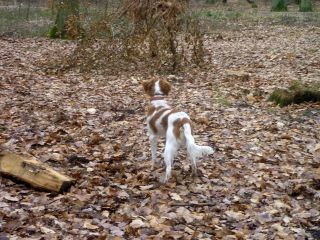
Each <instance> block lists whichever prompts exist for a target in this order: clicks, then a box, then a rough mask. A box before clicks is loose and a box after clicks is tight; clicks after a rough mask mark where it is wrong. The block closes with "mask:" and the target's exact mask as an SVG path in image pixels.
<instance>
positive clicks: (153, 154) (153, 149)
mask: <svg viewBox="0 0 320 240" xmlns="http://www.w3.org/2000/svg"><path fill="white" fill-rule="evenodd" d="M149 139H150V145H151V170H153V169H154V165H155V163H156V161H157V144H158V138H157V136H156V135H153V134H150V136H149Z"/></svg>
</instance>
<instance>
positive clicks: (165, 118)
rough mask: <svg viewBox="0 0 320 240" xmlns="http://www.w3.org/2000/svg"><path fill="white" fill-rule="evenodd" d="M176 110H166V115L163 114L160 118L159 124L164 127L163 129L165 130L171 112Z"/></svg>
mask: <svg viewBox="0 0 320 240" xmlns="http://www.w3.org/2000/svg"><path fill="white" fill-rule="evenodd" d="M176 112H178V111H177V110H175V109H172V110H171V111H170V112H168V113H167V114H166V115H164V116H163V118H162V120H161V125H162V127H163V128H164V129H165V131H167V128H168V118H169V116H170V115H171V114H173V113H176Z"/></svg>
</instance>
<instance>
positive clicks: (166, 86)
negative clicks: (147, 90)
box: [159, 79, 171, 95]
mask: <svg viewBox="0 0 320 240" xmlns="http://www.w3.org/2000/svg"><path fill="white" fill-rule="evenodd" d="M159 85H160V90H161V92H163V94H164V95H168V94H169V92H170V90H171V85H170V83H169V82H168V81H167V80H162V79H161V80H160V82H159Z"/></svg>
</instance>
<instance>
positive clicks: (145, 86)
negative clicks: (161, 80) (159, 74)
mask: <svg viewBox="0 0 320 240" xmlns="http://www.w3.org/2000/svg"><path fill="white" fill-rule="evenodd" d="M153 85H154V83H153V81H152V80H149V81H143V82H142V86H143V89H144V91H145V92H146V94H148V95H149V96H152V95H153V92H152V89H153V87H154V86H153Z"/></svg>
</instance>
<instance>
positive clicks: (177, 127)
mask: <svg viewBox="0 0 320 240" xmlns="http://www.w3.org/2000/svg"><path fill="white" fill-rule="evenodd" d="M186 123H189V124H191V121H190V119H189V118H182V119H177V120H175V121H174V122H173V134H174V136H175V137H176V138H177V139H180V138H181V136H180V128H181V127H182V126H183V125H184V124H186Z"/></svg>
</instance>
